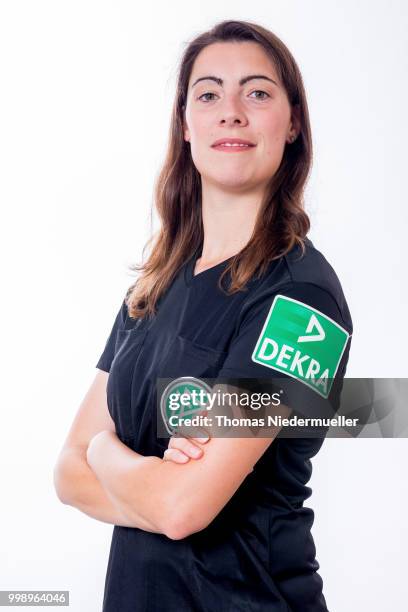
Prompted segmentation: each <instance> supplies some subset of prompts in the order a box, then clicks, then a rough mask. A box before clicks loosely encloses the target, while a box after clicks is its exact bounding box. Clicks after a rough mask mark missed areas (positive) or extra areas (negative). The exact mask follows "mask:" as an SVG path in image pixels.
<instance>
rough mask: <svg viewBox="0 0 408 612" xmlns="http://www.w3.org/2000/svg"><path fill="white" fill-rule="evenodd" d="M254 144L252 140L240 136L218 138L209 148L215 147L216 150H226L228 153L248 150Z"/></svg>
mask: <svg viewBox="0 0 408 612" xmlns="http://www.w3.org/2000/svg"><path fill="white" fill-rule="evenodd" d="M255 146H256V145H255V144H254V143H253V142H250V141H249V140H243V139H241V138H222V139H221V138H220V139H219V140H216V141H215V142H214V143H213V144H212V145H211V148H213V149H217V150H218V151H227V152H228V153H232V152H233V153H237V152H242V151H248V150H249V149H252V148H254V147H255Z"/></svg>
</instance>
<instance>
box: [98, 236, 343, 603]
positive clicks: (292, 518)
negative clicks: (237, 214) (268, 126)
mask: <svg viewBox="0 0 408 612" xmlns="http://www.w3.org/2000/svg"><path fill="white" fill-rule="evenodd" d="M200 251H201V249H198V250H197V251H196V252H195V254H194V255H193V257H192V258H191V259H190V260H189V261H188V262H186V264H185V265H184V266H183V267H182V268H181V269H180V271H179V273H178V274H177V276H176V277H175V279H174V280H173V282H172V284H171V286H170V287H169V288H168V290H167V291H166V292H165V294H164V295H163V296H162V297H161V298H160V300H159V303H158V309H157V313H156V315H155V317H153V318H148V317H145V318H144V319H138V320H134V319H131V318H130V317H129V315H128V312H127V306H126V304H125V302H124V300H123V302H122V304H121V306H120V309H119V311H118V313H117V316H116V319H115V322H114V325H113V328H112V331H111V333H110V335H109V337H108V340H107V342H106V346H105V348H104V350H103V353H102V355H101V356H100V359H99V361H98V363H97V364H96V367H97V368H99V369H101V370H105V371H106V372H110V375H109V378H108V383H107V400H108V407H109V411H110V414H111V416H112V418H113V420H114V422H115V425H116V431H117V435H118V437H119V438H120V439H121V440H122V442H123V443H124V444H126V445H127V446H129V448H131V449H133V450H134V451H136V452H138V453H141V454H143V455H155V456H158V457H160V458H162V457H163V453H164V451H165V449H166V448H167V446H168V438H167V439H166V438H158V437H157V422H156V419H157V397H156V393H157V391H156V389H157V388H156V381H157V379H158V378H164V377H179V376H194V377H218V378H220V379H221V378H222V377H231V378H232V377H237V378H256V377H260V378H264V377H265V376H266V377H267V376H268V375H269V374H271V373H275V374H277V375H278V376H286V378H288V377H292V378H293V377H296V376H297V377H300V376H301V375H303V377H304V378H306V375H307V369H308V368H309V366H310V368H311V370H310V371H311V372H312V376H311V378H313V372H314V370H313V367H314V366H313V365H311V363H312V357H311V355H312V354H313V351H312V349H311V350H310V351H309V353H310V356H308V357H307V358H306V357H304V356H303V361H302V357H301V356H300V354H299V355H297V354H295V352H294V349H289V348H287V347H286V349H285V350H283V353H282V351H281V352H280V353H279V351H280V350H281V349H282V346H286V345H284V342H283V341H284V339H285V338H284V337H283V336H284V335H285V333H286V332H285V329H284V330H283V331H282V329H280V331H279V333H280V334H281V335H280V338H281V340H282V342H281V344H280V346H278V345H277V344H276V345H275V344H273V341H270V343H269V345H268V341H266V344H265V345H264V346H263V347H261V344H262V343H263V342H264V341H265V330H266V329H267V325H269V329H270V327H271V326H272V327H273V326H274V325H276V327H277V328H278V327H279V325H280V326H281V327H282V321H283V327H285V325H286V323H285V321H286V320H287V321H288V325H287V327H288V330H289V329H290V327H291V326H292V332H293V330H295V332H296V334H297V335H298V333H299V332H298V331H296V330H299V329H300V327H302V326H303V328H304V322H305V320H306V319H305V316H307V317H308V320H309V324H310V325H309V326H308V327H307V329H303V331H304V333H305V335H306V336H307V335H308V334H309V335H317V336H318V335H319V334H323V335H324V330H323V328H326V321H328V322H329V324H330V326H331V328H330V333H331V334H334V341H333V342H334V343H335V344H334V345H333V347H334V348H333V349H331V350H330V356H329V357H328V359H329V362H330V372H329V376H330V377H335V378H336V380H341V379H342V378H343V377H344V374H345V371H346V365H347V361H348V356H349V349H350V342H351V334H352V331H353V327H352V320H351V316H350V312H349V309H348V306H347V303H346V300H345V297H344V295H343V291H342V288H341V285H340V282H339V279H338V277H337V275H336V273H335V272H334V270H333V268H332V267H331V265H330V264H329V263H328V262H327V260H326V259H325V257H324V256H323V255H322V254H321V253H320V252H319V251H318V250H317V249H316V248H315V247H314V246H313V244H312V242H311V241H310V240H309V239H306V252H305V255H304V256H302V253H301V250H300V247H298V246H295V247H293V249H292V250H291V251H290V252H289V253H288V254H287V255H286V256H284V257H281V258H280V259H278V260H275V261H273V262H271V263H270V264H269V266H268V270H267V272H266V274H264V275H263V276H262V277H261V278H260V279H256V278H253V279H251V281H250V282H249V283H248V284H247V290H245V291H240V292H237V293H234V294H232V295H230V296H228V295H226V294H225V293H223V292H222V291H221V290H220V289H219V288H218V287H217V281H218V279H219V276H220V274H221V272H222V271H223V269H224V267H225V266H226V265H227V263H228V262H229V261H230V259H231V258H230V259H228V260H226V261H224V262H222V263H220V264H218V265H216V266H213V267H212V268H210V269H207V270H204V271H203V272H200V273H199V274H197V275H196V276H194V275H193V271H194V268H195V262H196V260H197V258H198V257H199V256H200ZM278 298H279V300H281V301H280V302H278V301H277V299H278ZM272 306H273V308H272ZM291 307H298V308H299V310H297V311H296V310H290V308H291ZM279 308H280V309H281V310H279ZM287 308H289V310H287ZM285 309H286V310H285ZM291 313H292V314H291ZM313 316H314V319H313ZM279 317H280V318H279ZM321 317H323V319H322V318H321ZM289 319H290V320H289ZM322 322H323V328H322ZM296 326H297V327H296ZM299 326H300V327H299ZM336 327H337V328H338V332H337V331H336ZM292 332H288V333H292ZM336 333H338V335H337V336H336ZM282 334H283V336H282ZM327 334H328V336H329V331H328V332H327ZM322 337H323V336H322ZM299 338H300V336H299ZM271 343H272V344H271ZM336 343H337V344H336ZM312 344H313V345H316V344H317V343H313V342H309V343H308V346H309V347H311V345H312ZM275 349H276V350H275ZM268 350H269V353H268ZM262 351H263V352H262ZM271 351H272V352H271ZM271 355H273V356H274V358H273V359H271ZM333 355H334V357H333V358H332V356H333ZM330 359H331V361H330ZM277 364H280V365H279V366H277ZM270 368H272V369H270ZM285 372H287V375H285ZM321 375H322V372H320V376H321ZM309 378H310V377H309ZM308 382H309V383H310V381H307V380H306V383H308ZM305 386H306V385H305ZM310 394H311V397H313V396H314V397H315V398H317V397H318V396H321V393H317V392H316V391H315V390H311V391H310ZM296 409H297V410H299V412H300V413H302V412H303V413H304V414H305V416H307V415H308V413H309V410H308V405H307V402H305V404H304V405H303V404H302V405H301V406H297V407H296ZM323 441H324V438H323V437H319V438H317V437H304V438H298V437H293V438H285V437H277V438H276V439H275V440H274V441H273V442H272V443H271V444H270V446H269V447H268V449H267V450H266V452H265V453H264V454H263V455H262V457H261V458H260V459H259V461H258V462H257V463H256V464H255V466H254V470H253V471H252V472H251V473H250V474H249V475H248V476H247V477H246V478H245V480H244V482H243V483H242V484H241V486H240V487H239V489H238V490H237V492H236V493H235V494H234V495H233V497H232V498H231V499H230V500H229V502H228V503H227V504H226V505H225V507H224V508H223V509H222V510H221V512H220V513H219V514H218V515H217V516H216V518H215V519H214V520H213V521H212V522H211V523H210V525H208V527H206V528H205V529H203V530H202V531H199V532H197V533H194V534H192V535H190V536H188V537H186V538H183V539H181V540H171V539H169V538H167V537H166V536H165V535H163V534H157V533H151V532H147V531H144V530H142V529H137V528H129V527H122V526H118V525H115V526H114V529H113V536H112V543H111V549H110V555H109V562H108V567H107V575H106V582H105V592H104V605H103V610H104V612H173V611H174V612H176V611H177V612H238V611H241V610H242V611H245V612H258V611H259V612H261V611H262V612H266V611H268V612H272V611H274V612H283V611H285V612H287V611H288V610H291V611H294V612H324V611H327V606H326V602H325V598H324V596H323V592H322V579H321V577H320V575H319V574H318V572H317V570H318V569H319V563H318V561H317V560H316V557H315V554H316V550H315V546H314V541H313V537H312V535H311V532H310V529H311V527H312V524H313V521H314V513H313V510H312V509H310V508H307V507H305V506H304V505H303V502H304V501H305V500H306V499H307V498H308V497H309V496H310V495H311V492H312V491H311V488H310V487H308V486H306V483H307V482H308V480H309V479H310V476H311V471H312V466H311V461H310V459H311V458H312V457H313V456H314V455H315V454H316V453H317V452H318V451H319V449H320V447H321V445H322V443H323Z"/></svg>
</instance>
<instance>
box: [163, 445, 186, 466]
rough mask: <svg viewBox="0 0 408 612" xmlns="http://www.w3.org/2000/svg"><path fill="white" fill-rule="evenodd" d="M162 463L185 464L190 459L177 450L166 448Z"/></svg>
mask: <svg viewBox="0 0 408 612" xmlns="http://www.w3.org/2000/svg"><path fill="white" fill-rule="evenodd" d="M163 460H164V461H173V462H174V463H187V461H190V457H188V456H187V455H185V454H184V453H182V452H181V451H179V450H177V448H167V449H166V450H165V451H164V455H163Z"/></svg>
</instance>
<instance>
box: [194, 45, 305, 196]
mask: <svg viewBox="0 0 408 612" xmlns="http://www.w3.org/2000/svg"><path fill="white" fill-rule="evenodd" d="M253 75H256V76H257V78H251V79H246V77H250V76H253ZM202 77H214V78H216V79H217V81H216V80H214V78H213V79H209V78H205V79H203V80H202ZM261 77H263V78H261ZM241 80H243V81H244V80H245V82H244V83H240V81H241ZM295 111H297V108H295V109H293V110H292V109H291V106H290V103H289V100H288V98H287V94H286V92H285V90H284V88H283V85H282V84H281V83H280V81H279V80H278V77H277V73H276V71H275V68H274V65H273V63H272V61H271V60H270V59H269V57H268V56H267V55H266V53H265V51H264V50H263V48H262V47H261V46H260V45H258V44H257V43H254V42H250V41H245V42H238V43H236V42H225V43H224V42H221V43H214V44H212V45H209V46H207V47H205V48H204V49H203V50H202V51H201V52H200V54H199V55H198V56H197V58H196V60H195V62H194V65H193V69H192V72H191V75H190V79H189V83H188V91H187V103H186V109H185V115H184V139H185V140H186V141H188V142H190V148H191V155H192V159H193V162H194V164H195V166H196V168H197V170H198V172H199V173H200V175H201V180H202V181H203V182H206V181H207V182H208V183H212V184H217V185H218V186H220V187H221V186H223V187H224V188H229V189H233V190H239V191H244V190H245V191H246V190H248V189H251V188H253V189H254V188H257V189H258V188H259V186H260V185H262V184H265V185H266V183H267V182H268V181H269V180H270V178H271V177H272V176H273V175H274V174H275V173H276V171H277V169H278V168H279V165H280V163H281V160H282V156H283V153H284V149H285V145H286V143H287V142H289V140H290V138H291V137H294V136H296V135H297V133H298V129H299V122H298V115H297V112H296V113H295ZM228 138H230V139H231V138H232V139H233V138H235V139H243V140H245V141H247V142H250V143H251V144H252V145H253V146H248V147H227V146H222V145H221V146H218V147H214V143H215V142H216V141H218V140H220V139H228ZM289 146H290V145H289Z"/></svg>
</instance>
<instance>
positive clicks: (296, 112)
mask: <svg viewBox="0 0 408 612" xmlns="http://www.w3.org/2000/svg"><path fill="white" fill-rule="evenodd" d="M300 128H301V124H300V105H299V104H294V105H293V106H292V114H291V120H290V127H289V134H288V137H289V138H291V139H292V142H293V141H294V140H296V138H297V137H298V135H299V132H300Z"/></svg>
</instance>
